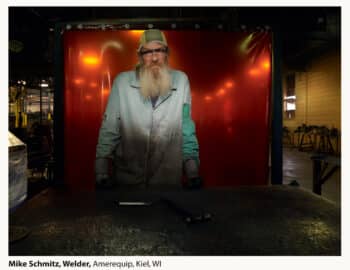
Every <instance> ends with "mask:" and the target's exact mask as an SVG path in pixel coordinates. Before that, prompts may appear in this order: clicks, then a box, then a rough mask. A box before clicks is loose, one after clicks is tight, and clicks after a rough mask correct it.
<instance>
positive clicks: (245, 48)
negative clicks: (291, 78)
mask: <svg viewBox="0 0 350 270" xmlns="http://www.w3.org/2000/svg"><path fill="white" fill-rule="evenodd" d="M141 32H142V31H132V30H131V31H121V30H119V31H102V30H101V31H88V30H84V31H67V32H66V33H65V34H64V60H65V62H64V75H65V83H64V178H65V179H64V180H65V183H66V184H67V185H68V187H70V188H71V189H75V190H92V189H93V188H94V159H95V148H96V142H97V137H98V131H99V128H100V125H101V120H102V115H103V112H104V109H105V106H106V102H107V99H108V95H109V92H110V90H111V85H112V82H113V79H114V77H115V76H116V75H117V74H118V73H119V72H121V71H125V70H130V69H133V68H134V66H135V64H136V63H137V57H136V49H137V46H138V40H139V37H140V35H141ZM165 34H166V37H167V40H168V44H169V47H170V61H169V62H170V66H171V67H172V68H175V69H180V70H182V71H184V72H186V73H187V75H188V77H189V79H190V84H191V89H192V116H193V119H194V121H195V123H196V130H197V136H198V140H199V146H200V160H201V175H202V176H203V178H204V180H205V186H234V185H265V184H267V183H268V136H269V103H270V93H271V90H270V89H271V35H270V34H269V33H263V32H259V33H249V32H212V31H165Z"/></svg>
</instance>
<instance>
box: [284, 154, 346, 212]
mask: <svg viewBox="0 0 350 270" xmlns="http://www.w3.org/2000/svg"><path fill="white" fill-rule="evenodd" d="M310 156H311V153H310V152H301V151H298V149H296V148H291V147H284V148H283V184H289V183H290V182H291V181H294V180H295V181H297V182H298V183H299V185H300V187H302V188H304V189H307V190H309V191H312V161H311V159H310ZM340 176H341V170H338V171H336V172H335V173H334V174H333V175H332V176H331V177H330V178H329V179H328V180H327V181H326V182H325V183H324V184H323V186H322V197H324V198H326V199H328V200H330V201H332V202H334V203H336V204H337V205H338V206H340V204H341V180H340Z"/></svg>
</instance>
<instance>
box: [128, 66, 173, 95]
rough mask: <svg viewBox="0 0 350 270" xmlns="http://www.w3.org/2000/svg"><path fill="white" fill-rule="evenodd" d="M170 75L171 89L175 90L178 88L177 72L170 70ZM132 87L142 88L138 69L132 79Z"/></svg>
mask: <svg viewBox="0 0 350 270" xmlns="http://www.w3.org/2000/svg"><path fill="white" fill-rule="evenodd" d="M170 76H171V88H170V89H171V90H173V91H175V90H176V89H177V86H176V84H175V73H174V71H173V70H170ZM130 85H131V87H134V88H140V80H139V79H138V78H137V77H136V71H135V72H133V75H132V78H131V81H130Z"/></svg>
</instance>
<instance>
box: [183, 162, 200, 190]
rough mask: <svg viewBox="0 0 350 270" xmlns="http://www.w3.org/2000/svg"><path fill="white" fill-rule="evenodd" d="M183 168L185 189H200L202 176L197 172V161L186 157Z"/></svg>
mask: <svg viewBox="0 0 350 270" xmlns="http://www.w3.org/2000/svg"><path fill="white" fill-rule="evenodd" d="M184 170H185V174H186V178H187V181H186V182H185V185H184V187H185V188H187V189H200V188H201V187H202V185H203V181H202V178H201V177H200V176H199V172H198V162H197V161H196V160H194V159H188V160H186V161H185V163H184Z"/></svg>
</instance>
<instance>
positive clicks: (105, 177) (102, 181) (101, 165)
mask: <svg viewBox="0 0 350 270" xmlns="http://www.w3.org/2000/svg"><path fill="white" fill-rule="evenodd" d="M109 163H110V161H109V160H108V159H105V158H97V159H96V160H95V181H96V188H102V189H103V188H109V187H112V180H111V177H110V173H109Z"/></svg>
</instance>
